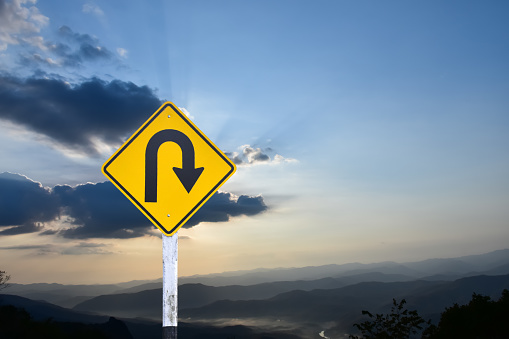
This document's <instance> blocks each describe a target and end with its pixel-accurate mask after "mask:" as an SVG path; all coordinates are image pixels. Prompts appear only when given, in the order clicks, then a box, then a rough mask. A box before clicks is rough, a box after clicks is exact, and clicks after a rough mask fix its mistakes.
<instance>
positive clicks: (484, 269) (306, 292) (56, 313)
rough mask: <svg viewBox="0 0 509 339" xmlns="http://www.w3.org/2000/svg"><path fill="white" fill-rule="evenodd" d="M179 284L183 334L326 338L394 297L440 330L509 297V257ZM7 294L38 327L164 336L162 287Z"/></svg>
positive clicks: (216, 277)
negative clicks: (444, 316)
mask: <svg viewBox="0 0 509 339" xmlns="http://www.w3.org/2000/svg"><path fill="white" fill-rule="evenodd" d="M179 282H180V286H179V318H180V320H182V321H184V323H182V329H181V331H185V328H186V329H187V330H188V331H190V332H189V333H191V332H192V333H194V332H193V331H195V330H197V331H200V330H206V331H210V333H213V332H217V333H218V337H220V335H221V333H222V334H224V333H225V332H221V331H223V330H224V329H226V328H227V329H228V330H229V331H230V332H228V333H236V334H232V336H235V337H236V338H257V336H259V335H261V334H260V333H262V332H263V331H261V330H260V329H263V330H265V331H269V332H270V333H271V335H273V338H285V336H290V337H288V338H299V337H302V338H314V337H316V338H320V336H318V333H319V332H321V331H323V330H325V331H326V332H327V335H328V336H330V335H333V336H341V335H344V334H345V333H351V332H352V331H353V328H352V324H353V323H355V322H359V321H362V315H361V311H362V310H369V311H370V312H378V313H381V312H386V311H387V310H389V309H390V305H391V304H392V298H396V299H398V300H400V299H403V298H404V299H405V300H406V301H407V305H408V308H409V309H416V310H418V311H419V314H420V315H422V316H423V317H424V318H426V319H432V320H433V321H435V322H436V321H437V320H438V319H439V317H440V313H441V312H442V311H443V310H444V309H445V308H446V307H450V306H452V305H453V304H454V303H458V304H465V303H468V301H469V300H470V298H471V297H472V293H478V294H483V295H488V296H490V297H492V298H493V299H497V298H498V297H499V296H500V294H501V292H502V290H503V289H509V250H500V251H495V252H491V253H487V254H483V255H477V256H466V257H460V258H451V259H430V260H424V261H419V262H407V263H395V262H382V263H373V264H360V263H352V264H344V265H325V266H316V267H302V268H284V269H258V270H253V271H241V272H225V273H221V274H213V275H206V276H193V277H183V278H180V279H179ZM228 283H229V284H228ZM3 292H8V293H10V294H11V295H2V296H0V305H2V304H12V305H15V306H17V307H23V308H25V309H27V311H29V313H31V314H32V316H33V317H34V318H35V319H44V318H45V317H46V319H47V318H48V317H52V318H53V319H55V320H56V321H74V322H75V321H79V322H83V323H105V322H107V321H108V319H109V317H110V316H114V317H117V318H121V319H122V321H124V322H125V323H126V325H127V327H128V328H129V330H130V331H131V333H132V334H133V337H134V338H136V339H138V338H144V334H143V333H149V332H150V333H153V334H154V333H155V332H157V331H160V319H161V303H162V301H161V296H162V291H161V281H160V280H155V281H133V282H128V283H121V284H110V285H61V284H27V285H21V284H13V286H11V287H10V288H8V289H5V290H4V291H3ZM242 325H244V326H242ZM248 325H249V326H248ZM151 331H152V332H151ZM231 331H233V332H231ZM250 331H251V332H250ZM242 333H244V334H242ZM267 333H268V332H267ZM267 333H265V334H267ZM274 333H275V334H274ZM135 334H136V335H135ZM292 334H293V337H291V335H292ZM154 335H155V334H154ZM243 335H244V336H243ZM274 335H275V336H274ZM223 338H224V336H223Z"/></svg>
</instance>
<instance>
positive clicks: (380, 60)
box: [0, 0, 509, 283]
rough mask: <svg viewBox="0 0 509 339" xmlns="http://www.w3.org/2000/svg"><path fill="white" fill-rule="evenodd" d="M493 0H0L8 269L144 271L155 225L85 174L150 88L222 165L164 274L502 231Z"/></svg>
mask: <svg viewBox="0 0 509 339" xmlns="http://www.w3.org/2000/svg"><path fill="white" fill-rule="evenodd" d="M508 10H509V5H508V4H506V2H504V1H489V2H482V1H446V2H444V1H413V2H408V1H383V2H382V1H343V0H340V1H328V0H323V1H307V0H306V1H300V0H299V1H286V0H285V1H282V0H278V1H195V0H192V1H186V2H176V1H104V0H103V1H101V0H98V1H95V2H91V1H80V0H74V1H42V0H40V1H38V2H34V1H19V0H16V1H7V0H0V75H1V82H0V122H1V124H0V145H1V147H0V156H1V157H2V159H3V161H2V163H1V164H0V173H1V172H9V173H17V174H20V175H22V176H24V177H19V176H18V177H13V176H12V175H9V174H3V177H1V178H0V179H2V180H0V181H1V182H2V185H4V188H3V189H2V191H3V192H4V194H3V196H2V197H1V198H0V201H2V202H3V205H4V206H7V205H6V204H7V202H10V203H11V205H12V206H13V207H12V209H9V210H7V209H5V208H4V211H3V212H0V258H1V259H2V260H1V263H2V264H1V265H2V267H1V268H2V269H3V270H7V271H8V272H10V273H11V274H12V276H13V280H14V279H16V278H17V280H18V281H19V282H36V281H37V282H42V281H46V282H52V281H59V282H74V283H89V282H90V283H93V282H116V281H121V280H130V279H131V278H132V279H134V276H136V277H135V278H136V279H145V278H156V277H160V276H161V271H160V269H161V268H160V255H161V247H160V237H159V235H158V233H157V232H158V231H154V230H152V229H151V227H150V225H147V224H145V221H144V220H143V219H138V218H137V217H136V216H133V217H132V218H129V220H126V219H125V218H124V219H119V217H118V215H119V214H121V213H123V211H124V210H122V212H115V211H112V209H113V207H111V209H109V210H110V211H111V213H109V214H108V213H99V207H100V206H103V205H101V204H99V203H96V202H97V201H99V198H100V196H98V195H97V194H99V193H98V192H99V191H100V189H104V190H105V191H103V192H107V193H103V194H105V195H104V196H103V197H110V195H108V194H111V198H108V199H105V200H107V201H106V202H105V203H104V204H105V205H104V206H109V205H108V204H112V205H111V206H117V205H114V204H118V206H117V207H118V208H119V209H124V208H125V209H127V210H129V207H126V206H125V205H123V202H118V203H117V201H120V200H117V199H120V198H118V196H116V195H115V193H114V192H113V191H110V190H109V189H110V187H109V186H104V185H102V184H99V185H96V184H98V183H102V182H104V181H106V178H105V177H104V176H103V175H102V174H101V171H100V167H101V165H102V164H103V163H104V161H105V160H106V159H107V158H108V157H109V156H110V155H111V154H112V153H113V152H114V151H115V150H116V148H117V147H118V146H120V144H121V143H122V141H123V140H125V139H126V138H127V137H129V136H130V135H131V134H132V133H133V132H134V131H135V130H136V128H137V127H138V126H139V125H140V124H141V123H142V122H143V121H145V120H146V119H147V118H148V117H149V116H150V115H151V114H152V113H153V112H154V111H155V110H156V109H157V108H158V105H159V104H160V103H161V102H163V101H165V100H170V101H172V102H174V103H175V104H176V105H177V106H179V107H181V108H183V109H185V110H186V111H187V112H188V113H189V114H190V115H191V117H192V120H193V122H194V123H195V124H196V125H197V126H199V128H200V129H201V130H202V131H203V132H204V133H205V134H206V135H207V136H208V137H209V138H210V139H211V140H212V141H213V142H214V143H216V144H217V145H218V146H219V147H220V148H221V149H222V150H223V151H224V152H227V153H228V154H230V156H231V157H232V158H233V157H234V156H235V155H237V161H238V162H239V166H238V171H237V173H236V174H235V175H234V176H233V177H232V178H231V180H230V181H229V182H228V183H227V184H225V185H224V186H223V187H222V191H224V194H225V195H223V196H221V197H223V198H224V199H219V198H220V197H219V196H218V197H216V198H215V199H216V200H215V201H216V202H215V204H211V206H209V211H213V210H214V209H218V210H220V211H222V212H221V213H223V214H222V217H223V219H224V218H226V219H228V221H220V220H219V219H217V218H216V219H214V218H212V217H210V216H208V214H207V213H208V212H207V210H205V211H204V212H203V215H202V217H201V218H202V219H200V223H199V224H198V225H195V226H193V227H191V228H188V229H182V230H181V231H180V232H179V234H180V236H181V242H180V257H179V260H180V267H179V269H180V274H181V275H191V274H203V273H211V272H220V271H225V270H238V269H251V268H257V267H289V266H294V267H295V266H306V265H320V264H329V263H344V262H353V261H359V262H373V261H382V260H397V261H405V260H418V259H424V258H430V257H440V256H442V257H444V256H457V255H464V254H476V253H482V252H487V251H491V250H496V249H501V248H505V247H507V245H506V244H507V240H509V227H508V220H509V212H508V211H507V205H508V202H509V201H508V198H509V176H508V175H507V173H509V161H508V160H509V159H508V153H507V149H508V146H509V133H508V127H509V112H508V107H509V105H508V104H509V96H508V95H507V93H509V79H508V75H509V69H508V66H509V63H508V61H507V60H509V43H508V40H507V33H508V31H509V23H508V22H507V20H506V17H507V12H508ZM267 157H269V158H267ZM13 182H14V184H13ZM34 182H35V184H34ZM37 183H40V185H39V184H37ZM18 184H19V185H25V186H23V187H25V190H23V189H20V188H19V187H21V186H19V187H18V186H16V185H18ZM9 185H10V186H9ZM57 185H60V186H62V185H64V186H63V187H64V188H65V189H64V190H62V189H60V190H59V189H58V188H55V187H56V186H57ZM77 185H79V186H77ZM8 187H10V189H11V190H12V192H26V193H23V194H30V197H34V196H35V197H39V198H37V199H35V198H34V199H35V200H34V202H33V204H31V205H30V206H32V207H33V206H36V205H37V206H39V205H40V206H45V207H44V208H43V207H41V208H35V207H34V208H33V209H31V208H28V206H27V205H26V199H25V200H20V201H23V202H19V203H18V204H15V203H14V202H12V201H13V199H12V197H11V196H9V195H8V194H6V193H5V192H8V189H7V188H8ZM64 191H65V192H67V193H65V194H64V193H62V192H64ZM9 192H10V191H9ZM0 194H1V193H0ZM20 194H21V193H20ZM21 195H22V194H21ZM239 196H243V197H244V198H243V199H248V200H243V199H240V200H236V199H237V197H239ZM78 198H80V199H84V200H80V201H85V202H86V203H82V204H81V205H80V204H77V203H75V201H77V200H76V199H78ZM87 199H88V200H87ZM239 201H249V202H250V204H244V205H243V204H241V203H240V202H239ZM42 202H46V204H42ZM48 202H52V204H53V205H51V206H48V205H47V203H48ZM11 205H9V206H11ZM108 208H109V207H108ZM15 211H20V212H19V214H20V215H23V216H24V218H14V214H15V213H14V212H15ZM23 211H24V212H23ZM29 211H30V212H29ZM129 211H131V210H129ZM43 212H44V213H43ZM131 212H132V213H137V211H136V210H134V211H131ZM131 212H129V213H131ZM129 215H131V214H129ZM132 215H135V214H132ZM140 215H141V214H140ZM142 217H143V216H142ZM121 222H125V225H124V226H123V227H121V226H120V225H119V224H120V223H121ZM2 232H3V234H2ZM128 235H131V236H128ZM91 263H93V264H91ZM127 263H130V264H133V263H134V264H135V265H130V264H127ZM132 266H136V267H137V269H134V268H133V267H132ZM43 268H44V269H43Z"/></svg>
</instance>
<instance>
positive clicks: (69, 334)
mask: <svg viewBox="0 0 509 339" xmlns="http://www.w3.org/2000/svg"><path fill="white" fill-rule="evenodd" d="M0 338H2V339H3V338H5V339H32V338H38V339H89V338H94V339H108V338H110V337H108V336H106V335H104V334H103V333H101V332H100V331H98V330H97V329H94V328H90V327H88V326H87V325H83V324H73V323H58V322H54V321H52V320H51V319H48V320H46V321H35V320H33V319H32V317H31V316H30V314H29V313H28V312H27V311H25V310H24V309H19V308H16V307H14V306H12V305H5V306H0Z"/></svg>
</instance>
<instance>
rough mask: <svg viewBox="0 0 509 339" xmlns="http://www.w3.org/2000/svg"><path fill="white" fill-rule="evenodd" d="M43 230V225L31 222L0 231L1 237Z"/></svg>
mask: <svg viewBox="0 0 509 339" xmlns="http://www.w3.org/2000/svg"><path fill="white" fill-rule="evenodd" d="M42 229H43V227H42V226H41V225H37V224H35V223H32V222H29V223H27V224H23V225H19V226H14V227H11V228H7V229H5V230H2V231H0V236H2V235H17V234H26V233H34V232H39V231H41V230H42Z"/></svg>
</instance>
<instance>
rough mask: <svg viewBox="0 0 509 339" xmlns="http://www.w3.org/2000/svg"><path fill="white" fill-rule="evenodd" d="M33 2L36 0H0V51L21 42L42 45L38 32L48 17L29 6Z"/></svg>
mask: <svg viewBox="0 0 509 339" xmlns="http://www.w3.org/2000/svg"><path fill="white" fill-rule="evenodd" d="M35 3H36V0H11V1H7V0H0V51H2V50H6V49H7V47H8V46H9V45H19V44H21V43H28V44H31V45H34V46H38V47H40V46H42V45H41V42H42V41H43V40H42V37H40V36H39V35H38V33H39V32H40V30H41V28H42V27H44V26H46V25H47V24H48V22H49V18H48V17H46V16H44V15H42V14H41V13H40V12H39V10H38V9H37V7H35V6H31V4H35Z"/></svg>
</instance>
